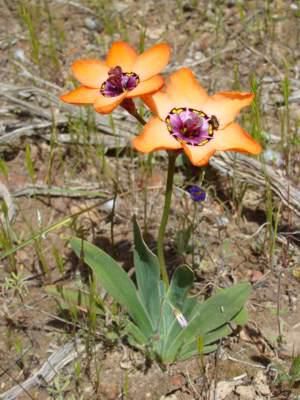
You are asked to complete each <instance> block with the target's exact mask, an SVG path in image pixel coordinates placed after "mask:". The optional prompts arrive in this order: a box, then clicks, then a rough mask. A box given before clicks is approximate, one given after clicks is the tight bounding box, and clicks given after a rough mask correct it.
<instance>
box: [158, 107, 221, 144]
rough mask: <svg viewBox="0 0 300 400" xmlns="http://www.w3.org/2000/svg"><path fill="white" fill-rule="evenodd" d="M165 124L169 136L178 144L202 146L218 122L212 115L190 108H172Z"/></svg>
mask: <svg viewBox="0 0 300 400" xmlns="http://www.w3.org/2000/svg"><path fill="white" fill-rule="evenodd" d="M165 121H166V124H167V127H168V130H169V132H170V134H171V135H172V136H173V137H174V138H175V139H176V140H178V141H179V142H184V143H186V144H189V145H192V146H202V145H204V144H205V143H207V142H208V141H209V140H211V139H212V138H213V136H214V131H215V130H216V129H218V127H219V122H218V120H217V118H216V117H215V116H214V115H212V116H211V117H209V116H208V115H206V114H205V113H204V112H203V111H198V110H194V109H192V108H173V109H172V110H171V111H170V112H169V114H168V115H167V117H166V119H165Z"/></svg>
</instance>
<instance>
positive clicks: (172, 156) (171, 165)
mask: <svg viewBox="0 0 300 400" xmlns="http://www.w3.org/2000/svg"><path fill="white" fill-rule="evenodd" d="M177 155H178V153H177V152H175V151H172V152H171V151H169V152H168V159H169V162H168V176H167V184H166V192H165V203H164V209H163V213H162V217H161V221H160V226H159V231H158V239H157V256H158V261H159V266H160V274H161V277H162V280H163V282H164V284H165V286H166V287H168V286H169V278H168V273H167V267H166V262H165V255H164V237H165V232H166V227H167V223H168V218H169V213H170V206H171V198H172V189H173V180H174V172H175V162H176V157H177Z"/></svg>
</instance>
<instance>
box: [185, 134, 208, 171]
mask: <svg viewBox="0 0 300 400" xmlns="http://www.w3.org/2000/svg"><path fill="white" fill-rule="evenodd" d="M182 147H183V150H184V152H185V153H186V155H187V156H188V158H189V159H190V161H191V163H192V164H193V165H195V166H196V167H201V166H202V165H206V164H207V163H208V161H209V159H210V157H212V156H213V155H214V154H215V152H216V148H215V146H214V143H213V140H211V141H209V142H208V143H206V144H204V145H203V146H190V145H188V144H185V143H182Z"/></svg>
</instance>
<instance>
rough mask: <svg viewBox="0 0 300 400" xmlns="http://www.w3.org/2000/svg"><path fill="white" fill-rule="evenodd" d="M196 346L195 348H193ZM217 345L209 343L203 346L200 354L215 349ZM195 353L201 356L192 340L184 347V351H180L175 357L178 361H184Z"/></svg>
mask: <svg viewBox="0 0 300 400" xmlns="http://www.w3.org/2000/svg"><path fill="white" fill-rule="evenodd" d="M195 347H196V350H195ZM217 348H218V345H217V344H211V345H208V346H204V349H203V352H202V354H209V353H211V352H213V351H215V350H217ZM196 355H199V356H201V354H200V353H199V351H197V345H195V344H194V342H192V343H190V344H189V347H187V348H186V350H185V352H184V353H180V354H179V355H178V357H177V360H179V361H184V360H187V359H189V358H191V357H194V356H196Z"/></svg>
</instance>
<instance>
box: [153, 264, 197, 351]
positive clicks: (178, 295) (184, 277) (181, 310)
mask: <svg viewBox="0 0 300 400" xmlns="http://www.w3.org/2000/svg"><path fill="white" fill-rule="evenodd" d="M193 282H194V273H193V271H192V270H191V268H189V267H188V266H187V265H182V266H180V267H178V268H177V269H176V270H175V272H174V274H173V277H172V280H171V284H170V287H169V289H168V292H167V298H166V300H165V301H164V304H163V308H162V321H161V329H160V335H161V337H162V338H164V342H165V343H164V345H163V346H162V350H161V351H162V352H165V351H166V348H167V347H168V344H169V343H170V342H172V341H173V340H174V338H175V337H176V335H177V334H178V332H180V331H181V330H182V329H183V327H182V326H181V325H180V323H179V320H178V319H180V318H182V320H185V319H187V314H188V312H189V308H190V307H193V306H194V302H193V300H192V299H189V300H188V301H186V299H187V295H188V292H189V290H190V288H191V287H192V285H193ZM176 316H177V318H178V319H177V318H176Z"/></svg>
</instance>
